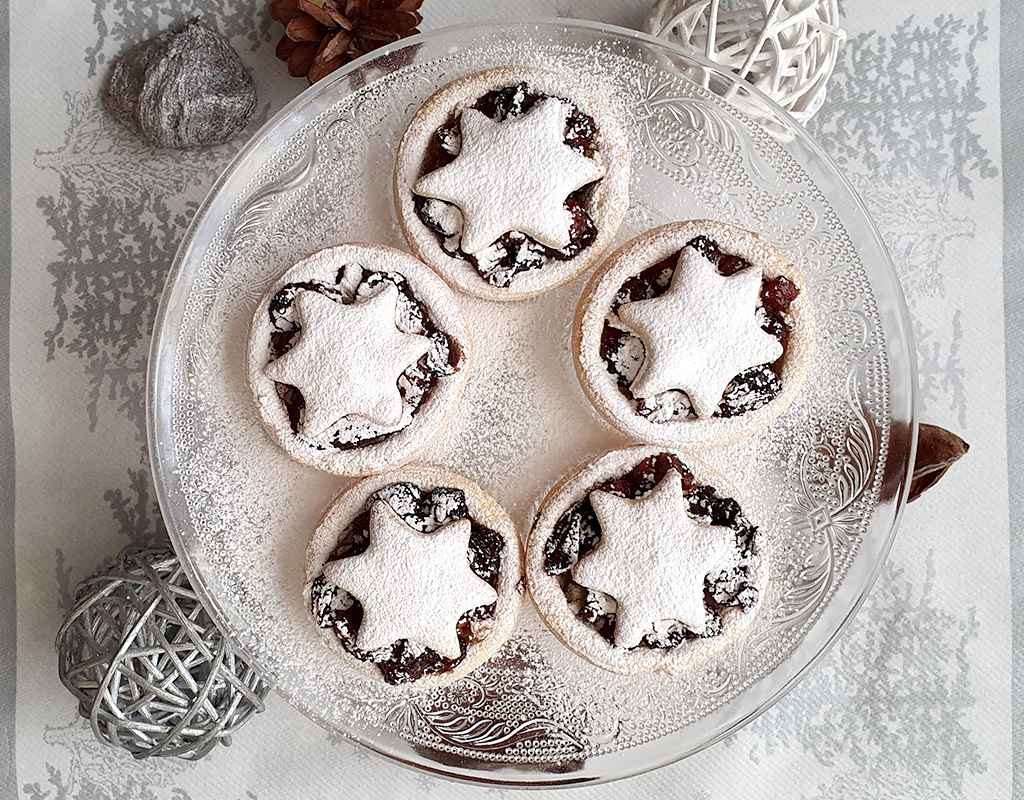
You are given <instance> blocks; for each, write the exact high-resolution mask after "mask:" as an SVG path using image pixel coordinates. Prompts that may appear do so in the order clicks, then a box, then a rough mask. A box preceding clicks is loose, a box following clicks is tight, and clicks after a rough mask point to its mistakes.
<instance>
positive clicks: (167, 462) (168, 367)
mask: <svg viewBox="0 0 1024 800" xmlns="http://www.w3.org/2000/svg"><path fill="white" fill-rule="evenodd" d="M531 33H532V34H535V35H541V34H547V36H548V41H551V42H554V41H558V39H557V38H556V37H557V36H561V41H562V43H563V44H566V45H569V44H571V41H570V40H571V39H572V37H574V36H577V37H587V36H591V37H593V36H600V37H605V39H606V40H607V41H614V40H616V39H618V40H620V41H622V42H623V43H624V44H630V45H633V46H642V47H643V48H645V49H646V50H649V51H650V52H652V53H653V54H655V55H661V56H664V57H667V58H668V59H669V60H670V61H675V62H680V63H682V64H684V65H686V66H687V67H688V68H695V69H697V70H700V71H702V72H703V74H705V75H707V76H711V77H712V78H713V79H714V80H715V81H716V82H718V83H720V84H722V85H723V86H726V87H728V90H729V91H730V92H735V93H736V94H738V95H741V96H742V97H743V99H744V100H745V101H747V102H749V103H752V104H753V105H754V106H755V107H757V110H758V112H759V113H761V114H764V115H765V117H766V119H767V120H768V121H769V122H770V123H771V124H772V125H774V126H777V127H778V130H780V131H782V133H783V134H784V136H781V137H780V136H779V134H778V133H774V134H773V133H771V131H767V129H766V132H768V133H769V135H772V137H773V139H775V140H776V141H780V142H781V140H782V139H788V140H789V142H790V143H793V142H797V143H799V146H800V147H802V148H803V149H804V150H805V151H806V154H807V155H809V156H810V157H811V158H812V160H813V161H815V162H816V163H815V164H814V167H815V171H817V172H820V175H821V177H823V178H827V179H828V180H829V181H831V186H830V188H831V189H833V190H834V192H833V194H830V199H835V198H836V197H837V195H838V198H839V199H841V200H842V203H841V204H840V207H841V208H842V210H843V211H844V212H846V214H845V215H844V216H843V224H844V225H845V226H846V227H847V228H848V229H849V228H851V226H856V228H857V230H856V233H857V236H856V237H855V238H856V240H857V241H859V242H867V243H868V245H869V249H870V250H872V251H873V252H865V251H864V248H862V249H861V252H860V255H861V256H862V261H863V263H864V265H865V269H866V271H867V273H868V275H869V278H870V281H871V284H872V289H873V292H874V295H875V303H876V308H877V312H878V315H879V319H880V322H881V328H882V330H883V332H884V345H885V350H886V357H887V363H888V370H889V375H890V381H889V402H890V440H889V441H890V446H889V449H888V453H887V455H886V461H885V467H884V471H883V473H882V475H881V488H880V492H879V496H878V501H877V503H876V507H875V511H878V510H879V509H883V510H885V511H888V514H878V513H876V514H874V515H873V516H872V518H871V521H870V525H869V526H868V528H867V530H866V533H865V536H864V541H863V543H862V545H861V548H860V552H859V553H858V556H857V558H858V565H857V566H859V567H860V569H859V570H856V567H854V568H851V570H850V573H848V574H847V576H846V578H845V579H844V580H843V581H842V583H841V585H840V586H839V587H838V589H837V591H836V593H835V595H834V596H833V597H832V599H831V601H829V602H828V604H827V605H826V607H825V608H824V609H823V610H822V611H821V613H820V615H819V617H818V619H817V621H816V622H815V623H814V624H813V626H812V627H811V629H810V630H809V631H808V632H807V634H806V635H805V636H804V638H803V639H802V641H800V643H799V644H798V645H797V646H796V647H795V648H794V650H793V651H792V652H791V653H790V655H789V656H788V657H787V658H786V659H785V660H784V661H783V662H782V663H780V664H779V665H778V666H777V667H776V668H775V669H774V670H773V671H772V672H770V673H769V674H768V675H766V676H765V677H763V678H762V679H761V680H760V681H759V682H758V683H756V684H755V685H754V686H752V687H751V688H749V689H747V690H746V691H745V692H743V693H742V694H740V695H739V696H738V697H737V698H735V699H734V700H733V701H731V702H729V703H727V704H725V705H724V706H723V707H721V708H719V709H717V710H715V711H713V712H711V713H710V714H708V715H706V716H705V717H703V718H701V719H699V720H697V721H696V722H694V723H692V724H691V725H689V726H687V727H685V728H683V729H682V730H679V731H676V732H675V733H672V734H668V735H666V736H663V737H661V738H658V739H655V740H652V741H650V742H647V743H645V744H642V745H638V746H636V747H633V748H631V749H629V750H625V751H620V752H616V753H610V754H607V755H601V756H597V757H594V758H591V759H588V760H587V761H586V762H585V763H584V764H583V765H582V767H581V768H580V769H579V770H578V771H575V772H572V773H566V774H560V775H555V774H552V773H545V772H536V771H528V770H522V769H519V768H517V767H516V765H514V764H495V765H488V768H487V769H486V770H485V769H483V768H480V767H479V766H473V765H465V764H442V763H440V762H437V761H432V760H429V759H427V758H424V756H422V755H421V754H419V753H417V752H416V750H415V749H414V748H413V746H412V745H411V744H409V743H408V742H405V741H404V740H400V739H392V740H390V741H388V742H386V743H381V742H380V741H376V740H374V739H370V738H368V737H364V736H358V735H353V734H352V733H351V732H345V731H339V732H341V733H345V735H347V736H349V737H350V738H352V739H353V740H355V741H357V742H359V743H360V744H363V745H365V746H366V747H368V748H369V749H370V750H372V751H374V752H377V753H379V754H381V755H384V756H387V757H389V758H391V759H393V760H395V761H397V762H398V763H401V764H404V765H407V766H411V767H415V768H419V769H423V770H426V771H429V772H432V773H435V774H438V775H442V776H446V777H449V778H454V779H459V780H464V781H470V782H475V783H490V784H494V785H506V786H512V785H520V786H535V787H542V786H554V785H579V784H582V783H595V782H603V781H608V780H613V779H617V778H623V777H628V776H631V775H636V774H639V773H642V772H646V771H648V770H651V769H655V768H657V767H660V766H664V765H666V764H669V763H672V762H674V761H677V760H679V759H682V758H685V757H686V756H689V755H692V754H694V753H696V752H698V751H700V750H703V749H704V748H706V747H708V746H710V745H712V744H714V743H716V742H719V741H721V740H722V739H724V738H726V737H727V736H729V735H730V734H732V733H734V732H735V731H737V730H739V729H740V728H741V727H743V726H744V725H746V724H747V723H749V722H750V721H752V720H753V719H754V718H756V717H757V716H759V715H760V714H761V713H763V712H764V711H765V710H767V709H768V708H770V707H771V706H772V705H773V704H774V703H775V702H777V701H778V700H779V699H780V698H781V697H782V696H783V695H785V694H786V692H788V691H789V690H790V689H792V688H793V686H795V685H796V684H797V683H798V682H799V681H800V680H801V679H802V678H803V676H804V675H806V673H807V672H808V670H810V669H811V668H812V667H813V666H814V664H816V663H817V662H818V660H820V659H821V658H822V657H823V656H824V655H825V654H826V653H827V652H828V650H829V648H830V647H831V646H832V645H833V644H834V643H835V641H836V640H837V639H838V637H839V636H840V635H841V634H842V632H843V631H844V629H845V628H846V626H847V625H848V624H849V622H850V621H851V620H852V619H853V617H854V616H855V615H856V613H857V611H858V610H859V608H860V606H861V605H862V603H863V601H864V600H865V598H866V596H867V594H868V592H869V591H870V589H871V587H872V585H873V584H874V581H875V579H876V578H877V576H878V574H879V572H880V570H881V567H882V564H883V562H884V560H885V557H886V555H887V553H888V551H889V549H890V547H891V545H892V542H893V539H894V537H895V534H896V530H897V528H898V525H899V521H900V518H901V516H902V512H903V507H904V503H905V500H906V495H907V491H908V488H909V484H910V478H911V474H912V469H913V454H914V451H915V449H916V440H917V425H916V411H917V366H916V359H915V354H914V349H913V346H912V342H913V338H912V334H911V325H910V319H909V312H908V310H907V306H906V303H905V300H904V297H903V292H902V289H901V287H900V285H899V281H898V279H897V277H896V272H895V269H894V267H893V264H892V260H891V258H890V256H889V254H888V251H887V249H886V247H885V245H884V243H883V241H882V239H881V236H880V235H879V233H878V230H877V228H876V226H875V225H874V223H873V221H872V220H871V218H870V215H869V214H868V212H867V209H866V208H865V206H864V204H863V202H862V201H861V199H860V198H859V196H858V195H857V193H856V191H855V190H854V189H853V187H852V186H851V184H850V183H849V181H847V179H846V178H845V177H844V176H843V175H842V173H841V172H840V170H839V168H838V167H837V166H836V165H835V163H834V162H833V161H832V160H831V159H830V158H829V157H828V156H827V155H826V154H825V153H824V152H823V151H822V150H821V148H820V147H819V146H818V145H817V144H816V143H815V142H814V140H813V139H812V138H811V137H810V136H809V134H807V132H806V131H805V130H804V129H803V128H802V127H801V126H800V125H799V124H798V123H797V122H796V121H795V120H794V119H793V118H792V117H790V116H789V115H788V114H787V113H786V112H785V111H783V110H782V109H781V108H780V107H779V106H778V105H776V104H775V103H774V102H773V101H772V100H770V99H769V98H767V97H765V96H764V95H762V94H760V92H758V91H757V90H756V89H753V87H750V86H749V85H747V84H745V83H744V82H742V81H739V80H737V79H736V78H735V76H733V75H731V74H730V73H728V72H726V71H724V70H722V69H721V68H719V67H718V66H717V65H715V64H713V63H711V62H709V61H707V60H706V59H704V58H703V57H701V56H699V55H696V54H693V53H688V52H686V51H684V50H683V49H682V48H680V47H678V46H676V45H674V44H671V43H668V42H666V41H664V40H661V39H658V38H655V37H653V36H650V35H648V34H643V33H639V32H637V31H633V30H629V29H626V28H621V27H618V26H613V25H606V24H602V23H595V22H589V21H581V20H562V19H534V20H525V21H514V22H496V23H474V24H471V25H457V26H451V27H448V28H442V29H438V30H435V31H431V32H429V33H426V34H421V35H419V36H415V37H411V38H409V39H405V40H403V41H402V43H401V46H400V47H392V48H387V49H384V50H383V51H375V52H373V53H370V54H368V55H366V56H363V57H362V58H360V59H358V60H357V61H354V62H352V63H351V64H349V65H347V66H346V67H344V68H342V69H341V70H339V71H338V72H336V73H335V74H334V75H332V76H331V77H330V78H328V79H326V80H324V81H321V82H320V83H318V84H316V85H314V86H311V87H310V88H308V89H307V90H305V91H304V92H302V93H301V94H300V95H299V96H298V97H296V98H295V99H294V100H292V101H291V102H290V103H288V104H287V105H286V106H285V107H284V108H283V109H282V110H281V111H279V112H278V113H277V114H276V115H275V116H274V117H273V118H272V119H271V120H270V121H269V122H267V123H266V124H265V125H264V126H263V127H262V128H261V129H260V130H259V131H258V132H257V133H256V134H255V135H254V136H253V137H252V138H251V139H250V140H249V142H247V143H246V145H245V146H243V147H242V149H241V150H240V151H239V152H238V153H237V154H236V156H235V157H234V158H233V159H232V161H231V163H230V164H229V165H228V167H227V168H226V169H225V170H224V172H223V173H222V174H221V176H220V177H219V178H218V179H217V181H216V182H215V183H214V185H213V187H212V188H211V190H210V192H209V193H208V195H207V197H206V198H205V199H204V201H203V203H202V205H201V206H200V208H199V209H198V211H197V212H196V215H195V217H194V218H193V220H192V223H191V224H190V226H189V228H188V230H187V232H186V234H185V236H184V238H183V239H182V242H181V244H180V246H179V249H178V252H177V255H176V257H175V260H174V263H173V265H172V268H171V270H170V272H169V273H168V278H167V282H166V286H165V289H164V292H163V295H162V297H161V302H160V307H159V309H158V312H157V316H156V321H155V324H154V336H153V340H152V344H151V350H150V359H149V367H148V376H147V399H146V404H147V427H148V441H149V449H150V461H151V465H152V470H153V477H154V483H155V486H156V492H157V498H158V501H159V504H160V508H161V512H162V513H163V516H164V520H165V523H166V525H167V529H168V531H169V533H170V537H171V541H172V543H173V544H174V547H175V549H176V551H177V552H178V555H179V556H180V558H181V561H182V564H183V566H184V569H185V571H186V573H187V574H188V577H189V579H190V581H191V582H192V585H193V587H194V588H195V589H196V591H197V593H198V594H199V596H200V597H201V598H202V600H203V603H204V605H206V607H207V609H208V610H209V613H210V614H211V616H212V617H213V618H214V620H215V621H216V622H217V624H218V626H219V627H220V628H221V629H222V630H223V631H225V633H226V634H227V635H228V637H229V638H230V639H231V640H233V641H234V643H235V645H236V646H237V647H239V649H240V650H241V651H242V652H243V653H245V648H244V647H242V646H241V645H240V642H239V637H238V635H237V632H238V631H239V630H240V628H239V625H240V624H242V623H241V620H239V619H235V618H233V616H232V614H231V613H230V610H229V609H227V608H225V607H224V605H223V604H222V603H221V602H220V600H219V598H218V597H217V595H216V592H215V591H213V590H212V589H211V587H210V586H209V585H208V584H207V582H206V581H205V580H204V578H203V573H204V571H205V570H206V569H208V565H206V564H204V563H202V555H201V553H200V552H199V551H198V549H197V548H196V547H195V546H194V543H192V544H190V540H189V536H188V531H187V527H188V521H187V518H186V517H184V516H183V515H181V514H180V513H179V510H180V511H184V510H185V508H184V505H183V504H184V496H183V494H182V492H181V488H180V486H179V485H177V484H176V481H175V478H174V475H175V467H176V463H177V462H176V455H175V453H174V448H173V441H172V437H171V430H170V422H171V413H170V411H171V395H170V392H169V391H161V387H163V388H164V389H167V388H168V387H169V386H170V380H171V378H172V376H173V369H174V367H175V364H176V361H177V358H178V357H179V354H178V344H179V341H178V339H179V336H180V333H181V327H180V326H176V325H169V324H168V323H169V321H170V322H174V321H175V320H180V317H175V316H174V312H182V311H183V310H184V301H185V299H186V296H187V292H188V290H189V288H190V285H189V282H188V281H187V280H183V278H184V277H187V276H185V274H184V271H185V265H186V264H188V263H189V258H190V256H191V255H192V254H193V252H194V251H195V250H196V248H197V247H201V246H205V245H206V244H208V243H209V242H205V243H200V242H199V240H198V238H197V237H198V234H199V233H200V231H202V230H203V228H204V224H205V220H206V218H207V216H209V214H210V213H211V211H212V210H213V209H214V208H215V207H217V206H218V204H220V205H224V206H225V207H226V206H228V205H230V202H231V200H230V198H226V197H224V196H222V193H223V190H224V189H225V187H227V186H228V185H229V184H231V183H232V182H233V181H234V180H235V179H236V176H237V174H238V173H239V172H241V171H242V169H243V167H244V165H245V164H246V163H247V161H248V160H249V159H250V157H251V156H252V155H253V154H254V153H256V152H257V151H259V150H260V149H262V148H270V147H273V146H274V144H275V143H277V142H281V141H283V140H284V139H286V138H287V137H288V136H290V135H291V134H292V133H293V132H294V131H293V130H291V129H289V127H288V122H289V120H291V119H292V117H293V115H294V114H295V112H296V111H297V110H298V109H301V108H303V107H305V106H307V105H309V104H311V103H312V102H313V100H314V99H315V98H321V97H323V96H324V95H329V94H332V93H335V92H339V94H338V97H340V96H342V95H341V94H340V92H346V91H347V92H350V91H354V90H355V88H357V87H358V86H359V85H360V84H359V80H360V79H361V77H362V75H363V74H365V73H369V72H371V71H372V70H373V69H374V68H377V69H379V70H381V73H378V74H377V75H374V76H373V79H375V78H376V77H379V74H383V73H387V72H390V71H393V70H394V69H397V68H399V67H401V66H404V64H403V63H402V61H401V59H400V58H399V59H396V55H400V54H403V53H405V54H409V56H410V62H406V63H412V62H414V61H415V59H416V55H417V53H418V52H419V51H420V48H422V47H423V46H424V45H431V46H434V47H435V48H437V53H435V54H434V55H435V56H437V55H440V54H441V53H452V52H455V51H458V50H459V49H469V48H472V47H473V46H474V44H475V43H477V42H479V40H480V39H481V38H484V37H497V36H505V37H507V38H510V39H511V38H515V39H517V40H526V39H527V38H528V37H529V36H530V34H531ZM445 42H447V43H448V49H447V50H444V49H443V48H442V45H443V43H445ZM338 97H335V98H334V99H335V100H337V99H338ZM762 127H763V126H762ZM800 163H801V165H802V166H803V167H805V168H806V167H807V164H806V163H805V162H804V161H803V160H801V161H800ZM865 256H867V257H865ZM855 570H856V571H859V573H860V574H859V575H855V574H854V572H855ZM855 578H856V579H855ZM245 654H246V656H247V657H249V658H250V659H251V658H252V657H251V654H249V653H245ZM252 662H253V666H254V667H255V668H256V669H257V670H258V671H260V672H261V673H263V674H264V676H265V677H267V678H268V679H269V680H271V682H273V676H269V675H266V671H265V670H264V669H263V668H262V667H261V666H260V664H259V662H258V659H252ZM277 691H278V692H279V693H280V694H282V695H283V696H284V697H285V698H286V699H288V700H289V702H291V703H292V704H293V705H295V706H296V707H297V708H298V709H299V710H300V711H302V712H303V713H304V714H306V715H307V716H309V717H310V718H311V719H313V720H314V721H316V722H317V723H319V724H321V725H324V726H325V727H327V728H329V729H330V730H336V728H335V726H333V725H331V724H330V723H327V722H326V721H325V720H324V719H323V718H322V717H321V716H319V715H318V714H317V711H316V709H315V708H313V707H311V706H309V705H307V704H305V703H304V702H302V700H301V699H300V698H296V697H292V696H289V694H288V693H287V691H283V690H282V689H277Z"/></svg>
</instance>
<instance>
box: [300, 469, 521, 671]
mask: <svg viewBox="0 0 1024 800" xmlns="http://www.w3.org/2000/svg"><path fill="white" fill-rule="evenodd" d="M396 483H411V484H413V485H414V486H417V487H418V488H420V489H422V490H424V491H430V490H432V489H436V488H439V487H445V488H453V489H459V490H460V491H462V493H463V494H464V495H465V497H466V507H467V509H468V511H469V516H470V518H471V519H473V520H474V521H475V522H477V523H479V524H481V525H483V526H484V527H486V528H489V529H491V530H492V531H494V532H495V533H497V534H499V535H500V536H501V538H502V541H503V542H504V543H505V547H504V549H503V550H502V555H501V568H500V571H499V578H498V584H497V586H496V587H495V590H496V591H497V593H498V600H497V603H496V606H495V611H494V616H493V617H492V618H491V619H489V620H486V622H485V624H486V626H487V629H486V633H485V635H484V636H483V637H482V638H479V639H476V640H474V641H471V642H470V644H469V646H468V647H467V649H466V656H465V658H464V659H463V660H462V661H461V662H460V663H459V664H458V665H456V666H455V667H454V668H453V669H451V670H449V671H448V672H441V673H434V674H428V675H424V676H423V677H421V678H419V679H417V680H415V681H410V682H408V683H403V684H399V687H400V688H412V689H417V690H418V689H424V688H428V689H429V688H434V687H437V686H445V685H447V684H449V683H452V682H454V681H457V680H458V679H459V678H461V677H463V676H465V675H468V674H469V673H470V672H472V671H473V670H474V669H476V668H477V667H478V666H480V665H481V664H483V663H484V662H485V661H487V659H489V658H490V657H491V656H492V655H494V653H495V652H497V650H498V648H500V647H501V646H502V645H503V644H504V643H505V641H506V640H507V639H508V637H509V636H510V635H511V634H512V630H513V629H514V628H515V623H516V617H517V616H518V614H519V608H520V605H521V603H522V598H523V593H524V582H523V548H522V544H521V542H520V540H519V535H518V533H517V532H516V529H515V525H514V524H513V522H512V520H511V518H510V517H509V515H508V514H507V513H506V512H505V509H503V508H502V507H501V506H500V505H499V504H498V502H497V501H496V500H495V499H494V498H493V497H491V496H490V495H489V494H487V492H485V491H484V490H483V489H481V488H480V487H479V486H478V485H477V484H476V483H474V482H473V481H471V480H469V479H468V478H466V477H465V476H463V475H459V474H458V473H456V472H452V471H451V470H447V469H444V468H443V467H436V466H432V465H425V464H413V465H410V466H407V467H403V468H401V469H397V470H393V471H391V472H388V473H387V474H384V475H374V476H372V477H369V478H365V479H364V480H361V481H359V482H358V483H356V484H353V485H352V486H350V487H349V488H348V489H346V490H345V491H343V492H342V493H341V494H339V495H338V496H337V497H336V498H335V499H334V501H333V502H332V503H331V504H330V505H329V506H328V507H327V509H326V510H325V511H324V513H323V515H322V516H321V517H320V521H319V522H318V523H317V526H316V530H315V531H314V532H313V536H312V538H311V539H310V541H309V545H308V546H307V548H306V565H305V575H304V585H303V597H304V599H305V603H306V609H307V611H308V610H310V608H311V593H310V592H311V587H312V583H313V581H314V580H315V579H316V578H317V577H319V576H320V575H321V574H322V573H323V569H324V565H325V564H327V562H328V561H329V560H330V556H331V553H332V552H333V551H334V548H335V547H336V545H337V543H338V537H339V535H340V534H341V533H342V532H343V531H344V530H345V528H346V527H347V526H348V525H349V524H350V523H351V522H352V520H353V519H354V518H355V517H356V516H358V515H359V513H361V512H362V511H363V510H364V509H365V507H366V503H367V501H368V500H369V498H370V496H371V495H373V494H374V493H375V492H378V491H380V490H381V489H383V488H385V487H387V486H391V485H393V484H396ZM310 621H311V623H312V624H314V625H316V621H315V620H314V618H313V616H312V614H310ZM317 630H318V632H319V634H320V637H321V638H322V639H323V641H324V642H325V643H326V644H327V646H328V647H330V649H331V650H333V651H334V652H335V653H337V655H338V656H339V657H340V658H341V659H342V660H343V661H344V662H345V664H347V665H348V666H349V667H351V668H352V669H353V670H355V671H356V672H358V673H360V674H361V675H364V676H365V677H367V678H369V679H371V680H374V681H379V682H380V683H384V678H383V677H382V675H381V673H380V670H378V669H377V667H376V666H375V665H374V664H373V663H372V662H368V661H361V660H360V659H358V658H356V657H355V656H353V655H352V654H351V653H349V652H348V651H347V650H346V649H345V648H344V646H343V645H342V644H341V641H340V640H339V639H338V637H337V636H336V635H335V634H334V632H333V630H331V629H324V628H320V627H319V626H317ZM482 630H483V628H478V629H475V632H474V636H476V635H477V634H478V633H479V632H480V631H482Z"/></svg>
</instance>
